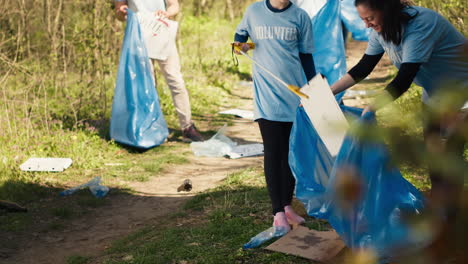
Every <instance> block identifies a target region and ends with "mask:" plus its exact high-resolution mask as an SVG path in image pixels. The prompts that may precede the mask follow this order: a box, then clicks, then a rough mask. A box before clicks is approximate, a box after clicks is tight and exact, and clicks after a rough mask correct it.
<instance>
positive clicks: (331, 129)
mask: <svg viewBox="0 0 468 264" xmlns="http://www.w3.org/2000/svg"><path fill="white" fill-rule="evenodd" d="M301 92H303V93H305V94H307V95H308V96H309V98H308V99H306V98H301V104H302V105H303V106H304V110H305V111H306V113H307V116H308V117H309V119H310V122H312V125H313V126H314V128H315V130H316V131H317V133H318V135H319V136H320V138H321V139H322V141H323V143H324V144H325V146H326V147H327V149H328V151H329V152H330V154H331V155H332V156H333V157H335V156H336V155H337V154H338V151H339V150H340V148H341V144H342V143H343V140H344V138H345V135H346V131H347V130H348V127H349V125H348V121H346V118H345V116H344V114H343V112H342V111H341V109H340V107H339V106H338V103H337V102H336V100H335V96H333V93H332V91H331V90H330V86H328V83H327V80H326V79H324V78H322V76H321V75H320V74H317V75H316V76H315V77H314V78H312V80H310V81H309V83H308V84H306V85H304V86H303V87H302V88H301Z"/></svg>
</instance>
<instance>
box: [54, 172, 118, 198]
mask: <svg viewBox="0 0 468 264" xmlns="http://www.w3.org/2000/svg"><path fill="white" fill-rule="evenodd" d="M100 182H101V177H99V176H98V177H94V178H93V179H92V180H90V181H89V182H87V183H84V184H81V185H78V186H76V187H73V188H71V189H68V190H65V191H61V192H60V196H67V195H71V194H73V193H75V192H76V191H78V190H80V189H84V188H89V191H90V192H91V193H92V194H93V195H94V196H96V197H97V198H102V197H104V196H106V195H107V193H108V192H109V187H107V186H104V185H101V184H100Z"/></svg>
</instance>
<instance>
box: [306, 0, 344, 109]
mask: <svg viewBox="0 0 468 264" xmlns="http://www.w3.org/2000/svg"><path fill="white" fill-rule="evenodd" d="M312 29H313V32H314V41H315V43H314V44H315V52H314V53H313V56H314V62H315V69H316V71H317V73H321V74H322V75H324V76H325V77H326V78H327V81H328V83H329V84H330V85H332V84H333V83H335V82H336V81H338V80H339V79H340V78H341V77H342V76H343V75H344V74H345V73H346V56H345V50H344V40H343V34H342V27H341V20H340V0H328V1H327V3H326V4H325V5H324V6H323V7H322V9H320V11H319V12H318V13H317V14H316V15H315V16H314V17H313V18H312ZM343 95H344V92H341V93H340V94H337V95H336V96H335V97H336V99H337V101H338V102H340V101H341V98H342V97H343Z"/></svg>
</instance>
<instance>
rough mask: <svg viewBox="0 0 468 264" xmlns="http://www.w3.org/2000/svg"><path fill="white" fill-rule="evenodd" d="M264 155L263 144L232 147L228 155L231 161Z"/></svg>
mask: <svg viewBox="0 0 468 264" xmlns="http://www.w3.org/2000/svg"><path fill="white" fill-rule="evenodd" d="M259 155H263V144H258V143H256V144H247V145H239V146H234V147H232V150H231V152H229V153H227V154H226V156H228V157H229V158H230V159H238V158H244V157H252V156H259Z"/></svg>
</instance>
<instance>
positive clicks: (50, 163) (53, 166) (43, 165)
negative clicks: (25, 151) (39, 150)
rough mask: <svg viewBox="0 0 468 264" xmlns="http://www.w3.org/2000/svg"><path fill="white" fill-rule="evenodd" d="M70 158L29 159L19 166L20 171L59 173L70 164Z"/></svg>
mask: <svg viewBox="0 0 468 264" xmlns="http://www.w3.org/2000/svg"><path fill="white" fill-rule="evenodd" d="M72 162H73V161H72V159H70V158H29V159H28V160H26V161H25V162H24V163H23V164H21V165H20V169H21V170H22V171H51V172H61V171H64V170H65V169H67V168H68V167H70V165H71V164H72Z"/></svg>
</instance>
